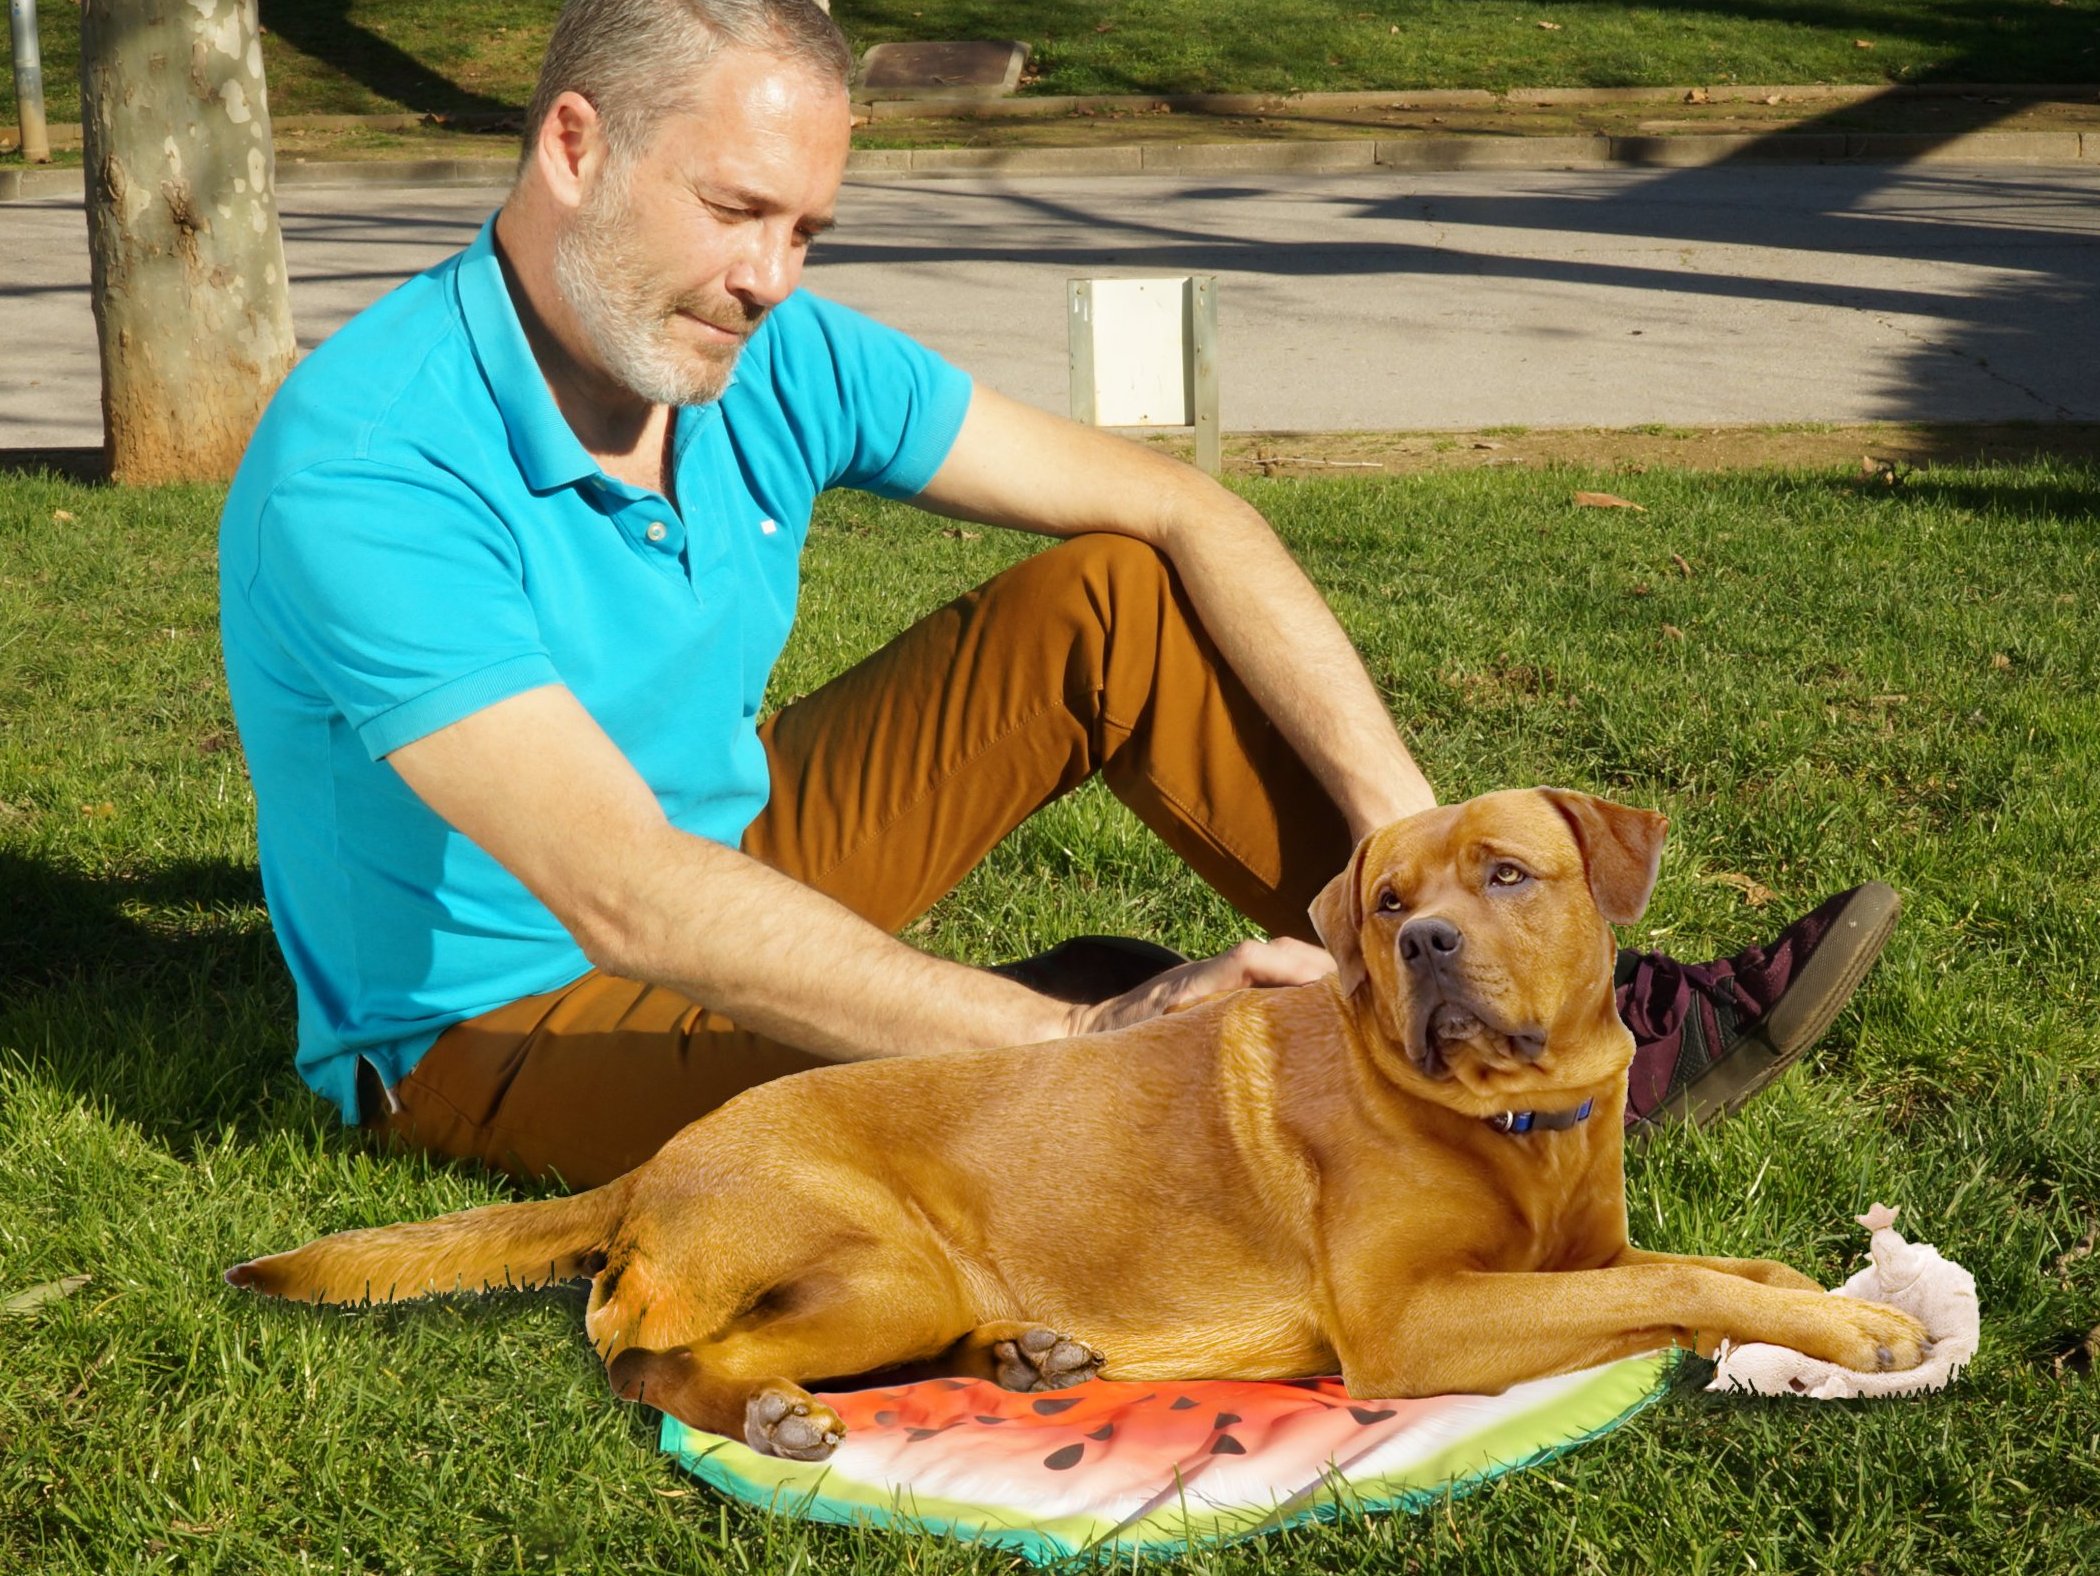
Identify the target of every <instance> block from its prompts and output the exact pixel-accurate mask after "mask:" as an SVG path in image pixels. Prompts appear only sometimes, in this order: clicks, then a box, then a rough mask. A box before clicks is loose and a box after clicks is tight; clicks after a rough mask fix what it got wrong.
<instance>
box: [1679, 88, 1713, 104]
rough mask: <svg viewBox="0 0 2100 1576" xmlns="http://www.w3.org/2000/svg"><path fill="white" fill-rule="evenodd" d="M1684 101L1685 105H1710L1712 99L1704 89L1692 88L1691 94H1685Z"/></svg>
mask: <svg viewBox="0 0 2100 1576" xmlns="http://www.w3.org/2000/svg"><path fill="white" fill-rule="evenodd" d="M1684 101H1685V103H1687V104H1711V103H1712V102H1713V101H1714V98H1713V95H1712V94H1711V93H1709V92H1707V91H1706V89H1704V88H1693V89H1692V91H1691V92H1689V93H1687V94H1685V96H1684Z"/></svg>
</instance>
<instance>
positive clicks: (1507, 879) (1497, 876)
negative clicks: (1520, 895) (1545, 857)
mask: <svg viewBox="0 0 2100 1576" xmlns="http://www.w3.org/2000/svg"><path fill="white" fill-rule="evenodd" d="M1530 879H1531V877H1530V876H1529V875H1527V874H1526V873H1525V871H1524V869H1523V868H1522V867H1521V866H1519V865H1513V864H1510V863H1509V862H1508V861H1507V860H1505V861H1504V862H1503V863H1501V864H1499V865H1497V866H1495V868H1494V869H1492V870H1490V871H1489V872H1488V885H1489V886H1498V887H1513V886H1522V885H1523V884H1524V883H1525V882H1526V881H1529V880H1530Z"/></svg>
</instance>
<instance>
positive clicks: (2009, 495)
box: [1831, 449, 2100, 533]
mask: <svg viewBox="0 0 2100 1576" xmlns="http://www.w3.org/2000/svg"><path fill="white" fill-rule="evenodd" d="M2037 452H2039V453H2044V454H2046V453H2048V452H2049V451H2048V450H2046V449H2042V450H2039V451H2037ZM1831 485H1833V486H1835V487H1837V488H1838V490H1839V491H1841V492H1846V493H1850V494H1853V495H1855V496H1858V497H1861V498H1865V499H1868V500H1870V501H1871V500H1875V499H1889V500H1896V499H1901V500H1902V501H1903V502H1904V503H1906V504H1923V505H1927V506H1934V507H1940V508H1948V509H1966V510H1969V511H1970V512H1971V513H1975V514H1987V515H1990V516H1992V517H1993V518H1996V519H2001V520H2007V521H2029V522H2035V523H2038V524H2043V525H2046V526H2047V527H2048V528H2049V529H2050V530H2052V531H2057V530H2061V531H2064V532H2066V533H2069V532H2073V531H2076V530H2077V528H2078V527H2080V526H2081V525H2085V524H2090V523H2100V465H2096V464H2094V463H2093V462H2092V461H2091V459H2090V458H2089V457H2088V456H2086V455H2084V454H2078V455H2077V456H2076V457H2075V462H2067V463H2064V464H2061V465H2059V466H2057V467H2056V468H2055V469H2054V471H2053V473H2052V474H2050V475H2048V476H2047V477H2045V478H2043V479H2039V480H2026V479H2021V480H2017V481H2013V480H2008V479H2006V478H2005V477H2004V476H2002V475H2000V474H1998V473H1997V472H1995V471H1992V470H1989V469H1968V468H1965V467H1963V466H1960V465H1954V464H1944V465H1938V466H1937V467H1936V468H1935V469H1933V470H1932V471H1930V472H1928V473H1926V474H1924V475H1912V474H1910V473H1909V472H1907V471H1905V470H1904V469H1903V468H1902V467H1901V466H1895V467H1892V468H1890V469H1888V470H1887V471H1885V472H1883V473H1881V474H1878V475H1871V476H1870V475H1865V474H1862V475H1859V476H1849V477H1845V478H1843V479H1841V480H1837V481H1834V482H1833V483H1831Z"/></svg>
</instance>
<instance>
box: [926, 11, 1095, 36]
mask: <svg viewBox="0 0 2100 1576" xmlns="http://www.w3.org/2000/svg"><path fill="white" fill-rule="evenodd" d="M912 14H913V15H915V16H916V15H917V14H918V13H917V12H914V13H912ZM1115 30H1116V24H1115V23H1113V22H1096V23H1095V24H1094V31H1095V32H1097V33H1113V32H1114V31H1115Z"/></svg>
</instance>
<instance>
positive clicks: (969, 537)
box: [941, 525, 984, 542]
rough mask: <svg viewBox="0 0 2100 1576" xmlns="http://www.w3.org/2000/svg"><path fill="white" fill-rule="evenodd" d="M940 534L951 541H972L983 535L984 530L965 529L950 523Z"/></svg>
mask: <svg viewBox="0 0 2100 1576" xmlns="http://www.w3.org/2000/svg"><path fill="white" fill-rule="evenodd" d="M941 535H943V536H945V537H947V538H948V540H949V541H951V542H974V541H976V540H977V539H978V538H979V537H980V536H982V535H984V532H982V531H965V530H964V529H963V528H962V527H961V526H958V525H951V526H949V527H948V529H947V530H945V531H943V532H941Z"/></svg>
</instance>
